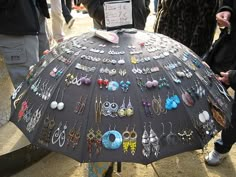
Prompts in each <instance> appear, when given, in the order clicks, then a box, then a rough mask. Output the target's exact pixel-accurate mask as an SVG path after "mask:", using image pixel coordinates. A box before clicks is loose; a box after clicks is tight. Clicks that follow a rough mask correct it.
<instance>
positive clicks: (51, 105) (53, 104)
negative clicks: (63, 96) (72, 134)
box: [50, 88, 60, 109]
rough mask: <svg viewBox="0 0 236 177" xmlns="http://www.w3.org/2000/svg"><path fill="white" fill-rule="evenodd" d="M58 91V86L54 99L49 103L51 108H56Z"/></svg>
mask: <svg viewBox="0 0 236 177" xmlns="http://www.w3.org/2000/svg"><path fill="white" fill-rule="evenodd" d="M59 91H60V88H58V90H57V94H56V98H55V100H54V101H52V102H51V104H50V108H52V109H56V108H57V105H58V103H57V101H56V100H57V97H58V94H59Z"/></svg>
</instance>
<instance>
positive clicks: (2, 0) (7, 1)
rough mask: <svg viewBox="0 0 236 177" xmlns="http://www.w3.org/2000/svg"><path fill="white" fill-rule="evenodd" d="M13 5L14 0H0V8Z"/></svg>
mask: <svg viewBox="0 0 236 177" xmlns="http://www.w3.org/2000/svg"><path fill="white" fill-rule="evenodd" d="M14 5H15V0H0V9H6V8H11V7H12V6H14Z"/></svg>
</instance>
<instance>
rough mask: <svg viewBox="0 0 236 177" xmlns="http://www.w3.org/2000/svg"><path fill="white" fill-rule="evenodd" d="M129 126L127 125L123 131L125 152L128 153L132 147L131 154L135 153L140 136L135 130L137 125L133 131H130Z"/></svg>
mask: <svg viewBox="0 0 236 177" xmlns="http://www.w3.org/2000/svg"><path fill="white" fill-rule="evenodd" d="M128 127H129V126H127V128H126V130H125V131H124V132H123V133H122V138H123V152H124V153H127V152H128V150H129V148H130V152H131V154H132V155H134V154H135V152H136V147H137V137H138V136H137V133H136V131H134V128H135V126H134V128H133V130H132V131H128Z"/></svg>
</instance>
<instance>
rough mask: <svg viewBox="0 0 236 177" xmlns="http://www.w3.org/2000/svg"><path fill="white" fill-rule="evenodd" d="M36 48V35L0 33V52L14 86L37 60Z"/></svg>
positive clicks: (24, 76)
mask: <svg viewBox="0 0 236 177" xmlns="http://www.w3.org/2000/svg"><path fill="white" fill-rule="evenodd" d="M38 49H39V42H38V36H36V35H25V36H9V35H0V52H1V53H2V55H3V57H4V62H5V63H6V66H7V69H8V72H9V75H10V77H11V80H12V83H13V85H14V87H15V88H16V87H17V86H18V85H19V84H20V83H21V82H22V81H24V80H25V78H26V76H27V73H28V71H29V68H30V66H32V65H34V64H35V63H37V62H38V61H39V57H38V56H39V53H38Z"/></svg>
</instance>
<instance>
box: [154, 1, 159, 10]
mask: <svg viewBox="0 0 236 177" xmlns="http://www.w3.org/2000/svg"><path fill="white" fill-rule="evenodd" d="M157 5H158V0H154V12H157Z"/></svg>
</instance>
